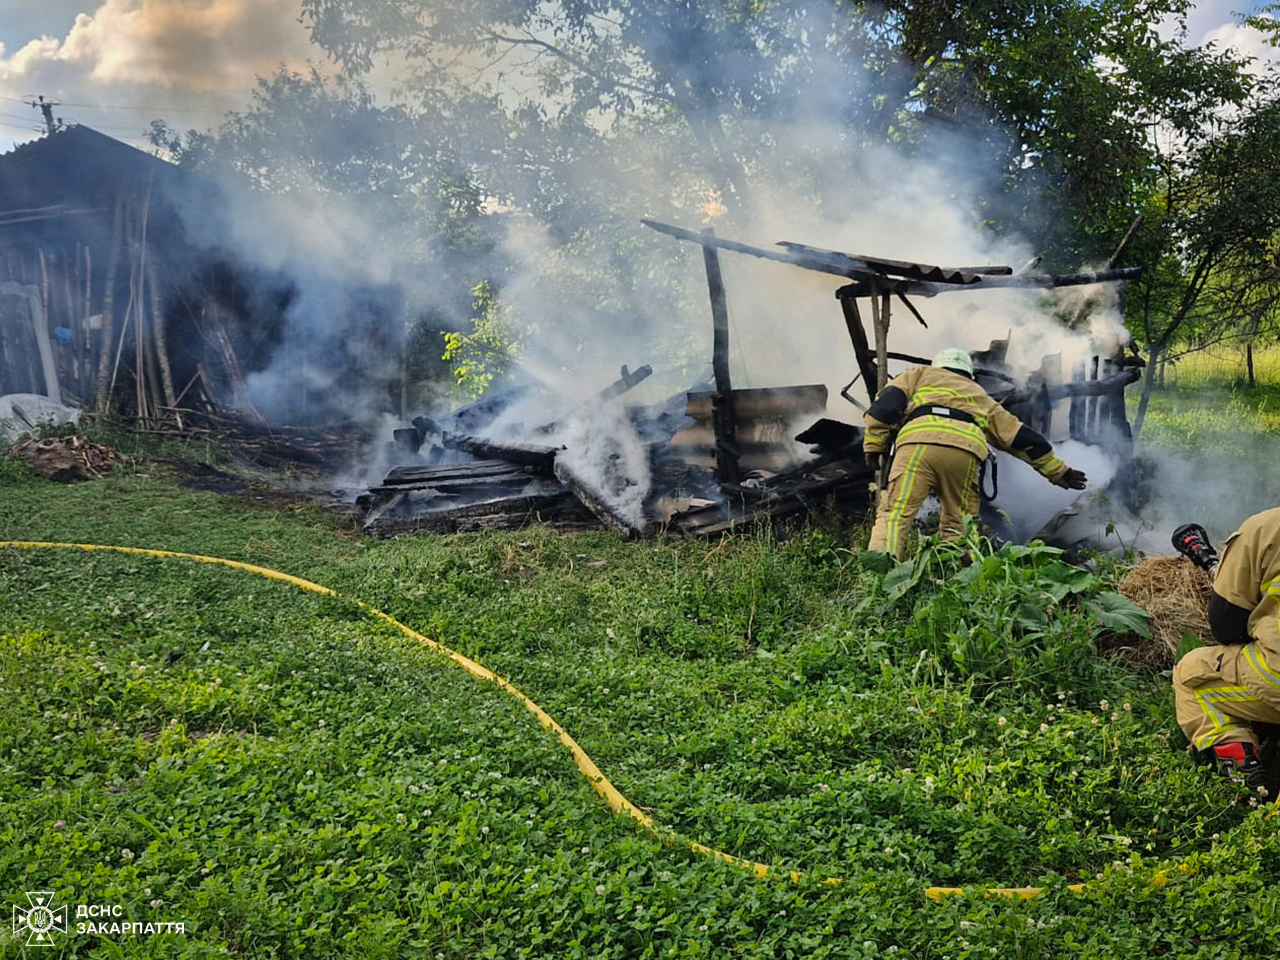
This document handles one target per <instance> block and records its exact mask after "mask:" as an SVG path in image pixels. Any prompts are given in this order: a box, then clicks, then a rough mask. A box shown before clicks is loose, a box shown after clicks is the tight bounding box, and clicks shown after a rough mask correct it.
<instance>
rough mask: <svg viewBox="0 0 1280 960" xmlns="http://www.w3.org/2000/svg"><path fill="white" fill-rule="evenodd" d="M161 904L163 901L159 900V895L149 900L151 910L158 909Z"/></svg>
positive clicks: (162, 904)
mask: <svg viewBox="0 0 1280 960" xmlns="http://www.w3.org/2000/svg"><path fill="white" fill-rule="evenodd" d="M163 906H164V901H163V900H161V899H160V898H159V897H157V898H156V899H154V900H152V901H151V909H152V910H159V909H160V908H161V907H163Z"/></svg>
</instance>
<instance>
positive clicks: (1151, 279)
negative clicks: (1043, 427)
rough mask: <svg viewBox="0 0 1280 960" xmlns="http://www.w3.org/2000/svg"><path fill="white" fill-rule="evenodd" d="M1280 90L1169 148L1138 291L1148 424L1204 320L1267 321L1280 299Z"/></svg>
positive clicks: (1234, 332)
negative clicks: (1169, 363)
mask: <svg viewBox="0 0 1280 960" xmlns="http://www.w3.org/2000/svg"><path fill="white" fill-rule="evenodd" d="M1277 156H1280V98H1277V97H1276V96H1275V95H1274V93H1272V92H1271V91H1266V90H1264V91H1263V92H1262V93H1261V94H1260V95H1259V97H1258V98H1257V99H1256V100H1255V101H1254V102H1253V103H1251V104H1250V105H1249V106H1248V107H1247V108H1246V109H1245V110H1244V111H1243V113H1241V114H1240V115H1239V116H1238V117H1236V118H1233V120H1232V122H1231V123H1230V124H1224V125H1223V126H1222V127H1221V128H1220V129H1218V130H1217V131H1215V132H1213V133H1212V134H1211V135H1208V136H1206V137H1205V138H1203V140H1202V141H1201V142H1198V143H1194V144H1189V145H1180V146H1178V147H1177V148H1175V149H1173V150H1171V151H1170V152H1169V153H1168V154H1166V156H1165V158H1164V161H1163V166H1162V173H1161V178H1160V181H1159V189H1158V191H1156V192H1153V194H1152V196H1151V199H1150V214H1151V215H1150V216H1149V217H1148V223H1149V224H1150V225H1151V226H1150V229H1149V231H1148V232H1147V234H1146V236H1145V237H1144V239H1143V243H1142V245H1143V256H1144V258H1145V259H1146V260H1147V261H1148V262H1149V264H1150V267H1149V269H1148V270H1147V272H1146V274H1145V275H1144V276H1143V278H1142V279H1141V280H1140V281H1139V283H1138V285H1137V289H1136V293H1137V296H1136V297H1134V298H1133V299H1132V300H1131V306H1130V310H1129V324H1130V328H1131V329H1132V330H1134V332H1135V334H1136V335H1137V336H1138V338H1139V339H1140V341H1141V342H1142V344H1143V346H1144V347H1145V349H1146V351H1147V360H1148V365H1147V372H1146V378H1145V380H1144V383H1143V392H1142V400H1141V402H1140V404H1139V407H1138V413H1137V416H1136V418H1135V421H1134V427H1135V430H1140V429H1141V427H1142V423H1143V420H1144V418H1145V416H1146V411H1147V405H1148V403H1149V401H1150V395H1151V390H1152V388H1153V386H1154V384H1155V373H1156V369H1157V368H1158V366H1159V364H1160V362H1161V360H1162V359H1164V358H1165V357H1167V356H1168V355H1169V354H1170V353H1171V351H1172V350H1173V348H1174V347H1175V345H1176V344H1177V343H1178V342H1179V339H1180V338H1182V337H1184V336H1185V335H1186V334H1187V333H1188V332H1190V331H1193V330H1194V329H1195V327H1196V326H1197V325H1198V324H1199V325H1210V326H1211V327H1212V328H1213V330H1215V331H1216V332H1215V333H1214V334H1213V336H1216V337H1222V336H1238V335H1239V333H1240V327H1239V326H1233V325H1232V323H1231V322H1230V321H1231V320H1232V319H1233V318H1234V319H1236V320H1237V321H1238V320H1240V319H1241V318H1243V319H1245V320H1246V326H1245V329H1246V330H1248V329H1250V327H1253V328H1255V329H1256V328H1259V327H1260V325H1261V323H1262V322H1263V320H1264V318H1265V315H1266V312H1267V310H1268V308H1269V307H1270V306H1272V305H1273V304H1274V303H1275V300H1274V299H1272V298H1273V297H1274V296H1275V284H1276V275H1277V261H1276V252H1277V240H1278V239H1280V165H1277V163H1276V157H1277Z"/></svg>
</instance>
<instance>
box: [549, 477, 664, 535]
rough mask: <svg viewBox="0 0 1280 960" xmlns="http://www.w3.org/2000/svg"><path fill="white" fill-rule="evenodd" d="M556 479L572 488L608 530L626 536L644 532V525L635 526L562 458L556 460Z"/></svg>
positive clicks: (575, 494)
mask: <svg viewBox="0 0 1280 960" xmlns="http://www.w3.org/2000/svg"><path fill="white" fill-rule="evenodd" d="M556 479H558V480H559V481H560V482H561V483H563V484H564V485H565V486H566V487H568V488H569V489H570V490H572V491H573V494H574V496H576V497H577V498H578V499H579V500H581V501H582V505H583V506H584V507H586V508H587V509H588V510H590V511H591V512H592V513H593V514H595V516H596V519H598V520H599V521H600V522H601V523H603V524H604V525H605V526H606V527H608V528H609V529H610V530H616V531H617V532H618V533H620V534H622V535H623V536H626V537H634V536H640V535H641V534H643V533H644V532H645V529H646V528H645V527H642V526H637V525H636V524H634V523H633V522H632V521H631V520H630V519H628V518H627V517H625V516H623V515H622V514H621V513H619V512H618V511H617V510H616V509H615V508H614V507H613V506H612V505H611V504H610V503H609V502H608V499H607V498H606V497H605V495H604V493H603V492H602V491H600V490H598V489H597V488H596V486H595V484H592V483H590V482H588V481H587V480H586V479H585V478H583V477H582V476H581V475H580V474H578V473H577V472H576V471H575V470H574V469H573V467H572V466H571V465H570V464H569V463H567V462H566V461H564V460H557V461H556Z"/></svg>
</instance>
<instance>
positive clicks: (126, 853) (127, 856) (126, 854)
mask: <svg viewBox="0 0 1280 960" xmlns="http://www.w3.org/2000/svg"><path fill="white" fill-rule="evenodd" d="M120 856H121V857H123V858H124V859H125V860H132V859H133V851H132V850H130V849H129V848H128V847H125V848H124V849H123V850H121V851H120Z"/></svg>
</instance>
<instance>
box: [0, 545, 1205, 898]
mask: <svg viewBox="0 0 1280 960" xmlns="http://www.w3.org/2000/svg"><path fill="white" fill-rule="evenodd" d="M0 548H9V549H14V550H84V551H104V552H108V553H124V554H132V555H135V556H145V557H158V558H161V559H179V560H191V561H195V562H197V563H208V564H213V565H216V566H223V567H230V568H232V569H233V570H242V571H244V572H246V573H252V574H256V575H257V576H260V577H265V578H266V579H268V580H277V581H279V582H281V583H287V584H289V585H291V586H294V587H297V588H298V589H300V590H306V591H308V592H310V593H317V594H320V595H322V596H327V597H335V598H339V599H343V600H348V601H350V602H352V603H354V604H356V606H358V607H359V608H360V609H361V610H364V611H365V612H366V613H368V614H370V615H372V616H373V617H375V618H377V619H379V620H382V621H383V622H385V623H388V624H390V625H391V626H393V627H395V628H396V629H397V630H399V631H400V632H401V633H402V634H404V635H405V636H406V637H408V638H410V639H411V640H416V641H417V642H418V643H422V644H425V645H426V646H427V647H429V648H430V649H432V650H435V651H436V652H438V653H441V654H443V655H444V656H446V657H448V658H449V659H450V660H452V661H453V662H454V663H455V664H457V665H458V666H459V667H461V668H462V669H463V670H465V671H466V672H467V673H469V674H471V676H473V677H475V678H476V679H478V680H484V681H487V682H489V683H492V684H494V685H495V686H497V687H498V688H499V689H500V690H502V691H503V692H504V693H506V694H509V695H510V696H512V697H514V698H515V699H517V700H519V701H520V702H521V703H522V704H524V706H525V708H526V709H528V711H529V712H530V713H532V714H533V715H534V716H535V717H536V718H537V720H538V723H540V724H541V725H542V726H543V727H545V728H546V729H548V730H551V731H552V732H554V733H555V735H556V736H557V737H558V738H559V739H560V742H561V743H562V744H564V745H565V747H567V748H568V750H569V752H570V754H572V755H573V761H574V763H575V764H576V765H577V767H578V770H579V771H580V772H581V773H582V775H583V776H584V777H586V778H587V781H588V782H589V783H590V784H591V787H592V789H593V790H595V792H596V793H598V794H599V795H600V796H601V797H602V798H603V799H604V801H605V803H607V804H608V805H609V809H611V810H612V811H613V812H614V813H618V814H623V815H625V816H628V817H630V818H631V819H632V820H634V821H635V822H636V823H638V824H640V826H642V827H643V828H644V829H645V830H647V831H648V832H649V833H651V834H652V835H653V836H655V837H656V838H658V839H659V840H660V841H662V842H663V843H664V844H668V845H670V846H677V847H685V848H686V849H689V850H692V851H693V852H694V853H697V854H701V855H702V856H706V857H713V858H715V859H717V860H722V861H724V862H725V863H729V864H733V865H734V866H736V867H741V868H744V869H747V870H750V871H751V872H752V873H753V874H754V875H755V876H756V877H758V878H760V879H764V878H766V877H770V876H775V875H776V874H777V873H778V872H779V871H777V870H776V869H775V868H774V867H771V866H769V865H768V864H765V863H758V862H756V861H754V860H747V859H745V858H743V857H735V856H734V855H733V854H731V853H725V852H724V851H723V850H716V849H715V848H714V847H708V846H706V845H705V844H702V843H698V842H697V841H696V840H690V839H688V838H685V837H680V836H679V835H677V834H675V833H673V832H671V831H667V830H663V829H662V828H661V827H659V826H658V825H657V824H656V823H655V822H654V820H653V818H652V817H650V816H649V815H648V814H646V813H644V812H643V811H642V810H640V809H639V808H638V807H637V806H636V805H635V804H634V803H632V802H631V801H630V800H628V799H627V798H626V797H625V796H624V795H623V794H622V792H621V791H620V790H618V788H617V787H615V786H614V785H613V783H612V782H610V780H609V778H608V777H606V776H605V775H604V774H603V773H602V772H601V770H600V768H599V767H598V766H596V763H595V761H594V760H592V759H591V757H590V756H589V755H588V754H587V752H586V751H585V750H583V749H582V747H581V745H579V743H578V741H576V740H575V739H574V738H573V737H572V736H570V735H569V733H568V732H567V731H566V730H565V729H564V728H563V727H562V726H560V724H559V723H557V722H556V720H555V718H553V717H552V716H551V715H550V714H549V713H547V712H546V711H545V710H543V709H542V707H540V706H538V704H536V703H535V702H534V701H533V700H531V699H529V697H528V696H526V695H525V694H524V693H523V692H521V691H520V690H519V689H518V688H517V687H515V686H514V685H513V684H512V683H511V682H510V681H508V680H507V679H506V678H504V677H500V676H498V675H497V674H496V673H494V672H493V671H492V670H489V669H488V668H487V667H485V666H483V665H481V664H479V663H477V662H476V661H474V660H472V659H471V658H469V657H466V656H464V655H463V654H461V653H459V652H458V651H456V650H453V649H451V648H450V647H447V646H445V645H444V644H442V643H440V642H439V641H436V640H432V639H431V638H430V637H427V636H425V635H423V634H421V633H419V632H418V631H417V630H414V629H413V628H412V627H410V626H407V625H406V624H404V623H401V622H400V621H399V620H397V619H396V618H395V617H393V616H391V614H389V613H386V612H384V611H382V610H379V609H378V608H377V607H374V606H371V605H370V604H368V603H365V602H364V601H363V600H358V599H356V598H354V597H344V596H342V595H341V594H339V593H338V592H337V591H336V590H333V589H331V588H329V587H326V586H322V585H321V584H318V583H314V582H312V581H311V580H304V579H303V578H302V577H295V576H293V575H292V574H288V573H282V572H280V571H279V570H272V569H271V568H269V567H260V566H257V565H255V564H252V563H244V562H242V561H239V560H227V559H224V558H222V557H208V556H202V555H200V554H194V553H181V552H179V551H176V550H153V549H149V548H145V547H121V546H111V545H104V544H91V543H52V542H45V541H35V540H0ZM1177 869H1178V870H1179V871H1182V872H1187V871H1188V870H1189V867H1188V866H1187V865H1186V864H1179V866H1178V867H1177ZM786 875H787V876H789V877H790V878H791V880H793V881H799V880H800V878H801V876H802V874H801V872H800V871H799V870H790V871H787V873H786ZM824 882H825V883H832V884H835V883H840V882H841V880H840V878H838V877H829V878H827V879H826V880H825V881H824ZM1166 882H1168V875H1167V873H1166V872H1165V871H1163V870H1158V871H1156V873H1155V875H1154V876H1153V878H1152V883H1153V885H1156V886H1160V885H1163V884H1164V883H1166ZM1085 888H1086V884H1083V883H1074V884H1070V885H1069V886H1068V889H1070V890H1072V891H1075V892H1077V893H1079V892H1081V891H1083V890H1084V889H1085ZM1043 889H1044V888H1042V887H987V888H984V889H983V890H982V893H984V894H986V895H988V896H1001V897H1010V898H1015V899H1026V898H1030V897H1035V896H1038V895H1039V894H1040V893H1042V892H1043ZM924 893H925V895H926V896H927V897H930V898H931V899H934V900H940V899H943V898H945V897H948V896H956V895H961V894H963V893H964V888H963V887H926V888H925V890H924Z"/></svg>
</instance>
